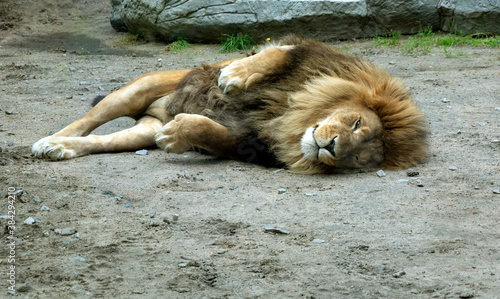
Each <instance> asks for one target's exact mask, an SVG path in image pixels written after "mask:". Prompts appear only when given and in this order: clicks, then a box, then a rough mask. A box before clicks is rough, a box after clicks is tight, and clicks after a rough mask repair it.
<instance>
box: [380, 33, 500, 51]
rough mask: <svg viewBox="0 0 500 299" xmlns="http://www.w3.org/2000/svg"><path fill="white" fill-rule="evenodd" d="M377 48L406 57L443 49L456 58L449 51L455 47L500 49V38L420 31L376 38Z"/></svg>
mask: <svg viewBox="0 0 500 299" xmlns="http://www.w3.org/2000/svg"><path fill="white" fill-rule="evenodd" d="M375 44H376V45H377V46H386V47H391V48H398V49H400V51H401V53H403V54H404V55H426V54H429V53H430V52H431V50H432V48H436V47H437V48H442V49H443V51H444V53H445V56H446V57H450V58H451V57H456V55H455V54H452V53H451V52H450V50H449V48H450V47H454V46H473V47H497V48H500V36H491V35H487V34H472V35H467V36H462V35H458V34H453V33H446V34H441V33H435V32H433V31H432V29H431V28H426V29H420V30H419V31H418V33H417V34H415V35H412V36H409V37H408V38H402V37H401V34H399V33H397V32H394V31H392V30H391V32H390V33H389V34H387V35H385V36H379V37H377V38H375Z"/></svg>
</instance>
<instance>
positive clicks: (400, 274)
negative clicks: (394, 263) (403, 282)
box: [392, 271, 406, 278]
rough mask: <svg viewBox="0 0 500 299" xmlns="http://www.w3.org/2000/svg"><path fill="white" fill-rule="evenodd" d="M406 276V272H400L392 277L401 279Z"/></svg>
mask: <svg viewBox="0 0 500 299" xmlns="http://www.w3.org/2000/svg"><path fill="white" fill-rule="evenodd" d="M405 275H406V272H405V271H399V272H396V273H394V274H392V277H394V278H400V277H403V276H405Z"/></svg>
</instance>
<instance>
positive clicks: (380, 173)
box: [377, 169, 385, 178]
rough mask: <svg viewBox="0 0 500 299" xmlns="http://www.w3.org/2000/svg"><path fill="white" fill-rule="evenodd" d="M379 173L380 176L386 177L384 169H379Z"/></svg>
mask: <svg viewBox="0 0 500 299" xmlns="http://www.w3.org/2000/svg"><path fill="white" fill-rule="evenodd" d="M377 175H378V177H379V178H383V177H385V172H384V171H383V170H382V169H380V170H379V171H377Z"/></svg>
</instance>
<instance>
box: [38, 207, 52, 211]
mask: <svg viewBox="0 0 500 299" xmlns="http://www.w3.org/2000/svg"><path fill="white" fill-rule="evenodd" d="M40 211H50V208H49V207H47V206H42V207H41V208H40Z"/></svg>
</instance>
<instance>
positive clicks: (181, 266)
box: [178, 262, 188, 268]
mask: <svg viewBox="0 0 500 299" xmlns="http://www.w3.org/2000/svg"><path fill="white" fill-rule="evenodd" d="M187 265H188V263H186V262H184V263H179V264H178V266H179V268H186V267H187Z"/></svg>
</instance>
